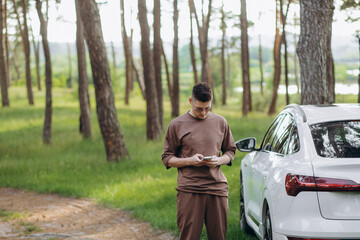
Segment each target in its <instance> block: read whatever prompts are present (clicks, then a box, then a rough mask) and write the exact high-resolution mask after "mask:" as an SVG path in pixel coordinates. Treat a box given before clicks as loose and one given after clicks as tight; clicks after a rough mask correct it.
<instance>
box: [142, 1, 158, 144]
mask: <svg viewBox="0 0 360 240" xmlns="http://www.w3.org/2000/svg"><path fill="white" fill-rule="evenodd" d="M138 8H139V22H140V28H141V58H142V62H143V69H144V79H145V91H146V129H147V139H148V140H154V139H158V138H160V136H161V125H160V121H159V105H158V98H157V92H156V83H155V77H154V62H153V55H152V52H151V48H150V40H149V39H150V28H149V24H148V20H147V9H146V0H139V1H138Z"/></svg>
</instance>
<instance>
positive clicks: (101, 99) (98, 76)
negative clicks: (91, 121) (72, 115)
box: [79, 0, 128, 161]
mask: <svg viewBox="0 0 360 240" xmlns="http://www.w3.org/2000/svg"><path fill="white" fill-rule="evenodd" d="M79 3H80V4H79V6H80V12H81V20H82V22H83V25H84V32H85V39H86V43H87V45H88V49H89V54H90V62H91V68H92V75H93V82H94V86H95V95H96V111H97V117H98V121H99V125H100V130H101V134H102V137H103V140H104V144H105V149H106V156H107V159H108V161H120V160H122V159H124V158H125V157H128V151H127V149H126V146H125V141H124V136H123V133H122V131H121V129H120V124H119V121H118V117H117V113H116V108H115V103H114V93H113V89H112V82H111V75H110V69H109V64H108V60H107V55H106V48H105V43H104V39H103V35H102V30H101V21H100V15H99V9H98V7H97V5H96V2H95V0H80V1H79Z"/></svg>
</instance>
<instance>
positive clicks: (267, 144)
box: [261, 114, 284, 151]
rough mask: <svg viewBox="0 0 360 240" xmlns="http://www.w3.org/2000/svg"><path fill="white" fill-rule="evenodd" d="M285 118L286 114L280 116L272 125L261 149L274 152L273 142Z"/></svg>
mask: <svg viewBox="0 0 360 240" xmlns="http://www.w3.org/2000/svg"><path fill="white" fill-rule="evenodd" d="M283 117H284V114H281V115H279V116H278V117H277V118H276V119H275V120H274V121H273V123H272V124H271V126H270V128H269V129H268V131H267V133H266V134H265V136H264V139H263V141H262V144H261V149H263V150H265V151H272V145H271V144H272V141H273V139H274V137H275V133H276V129H277V127H278V125H279V123H281V121H282V119H283Z"/></svg>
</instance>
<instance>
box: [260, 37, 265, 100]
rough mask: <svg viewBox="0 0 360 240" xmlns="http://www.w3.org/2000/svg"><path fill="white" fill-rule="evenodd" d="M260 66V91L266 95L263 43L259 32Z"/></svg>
mask: <svg viewBox="0 0 360 240" xmlns="http://www.w3.org/2000/svg"><path fill="white" fill-rule="evenodd" d="M259 67H260V92H261V95H264V70H263V56H262V45H261V35H260V34H259Z"/></svg>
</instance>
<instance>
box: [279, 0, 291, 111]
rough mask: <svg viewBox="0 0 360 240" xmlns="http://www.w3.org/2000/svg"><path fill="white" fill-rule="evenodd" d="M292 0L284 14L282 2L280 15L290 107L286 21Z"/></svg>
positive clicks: (287, 103) (281, 2)
mask: <svg viewBox="0 0 360 240" xmlns="http://www.w3.org/2000/svg"><path fill="white" fill-rule="evenodd" d="M290 3H291V0H288V3H287V8H286V13H285V14H284V10H283V0H280V14H281V21H282V43H283V44H284V61H285V88H286V94H285V95H286V105H289V103H290V99H289V78H288V75H289V74H288V50H287V40H286V29H285V27H286V19H287V15H288V12H289V7H290Z"/></svg>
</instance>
